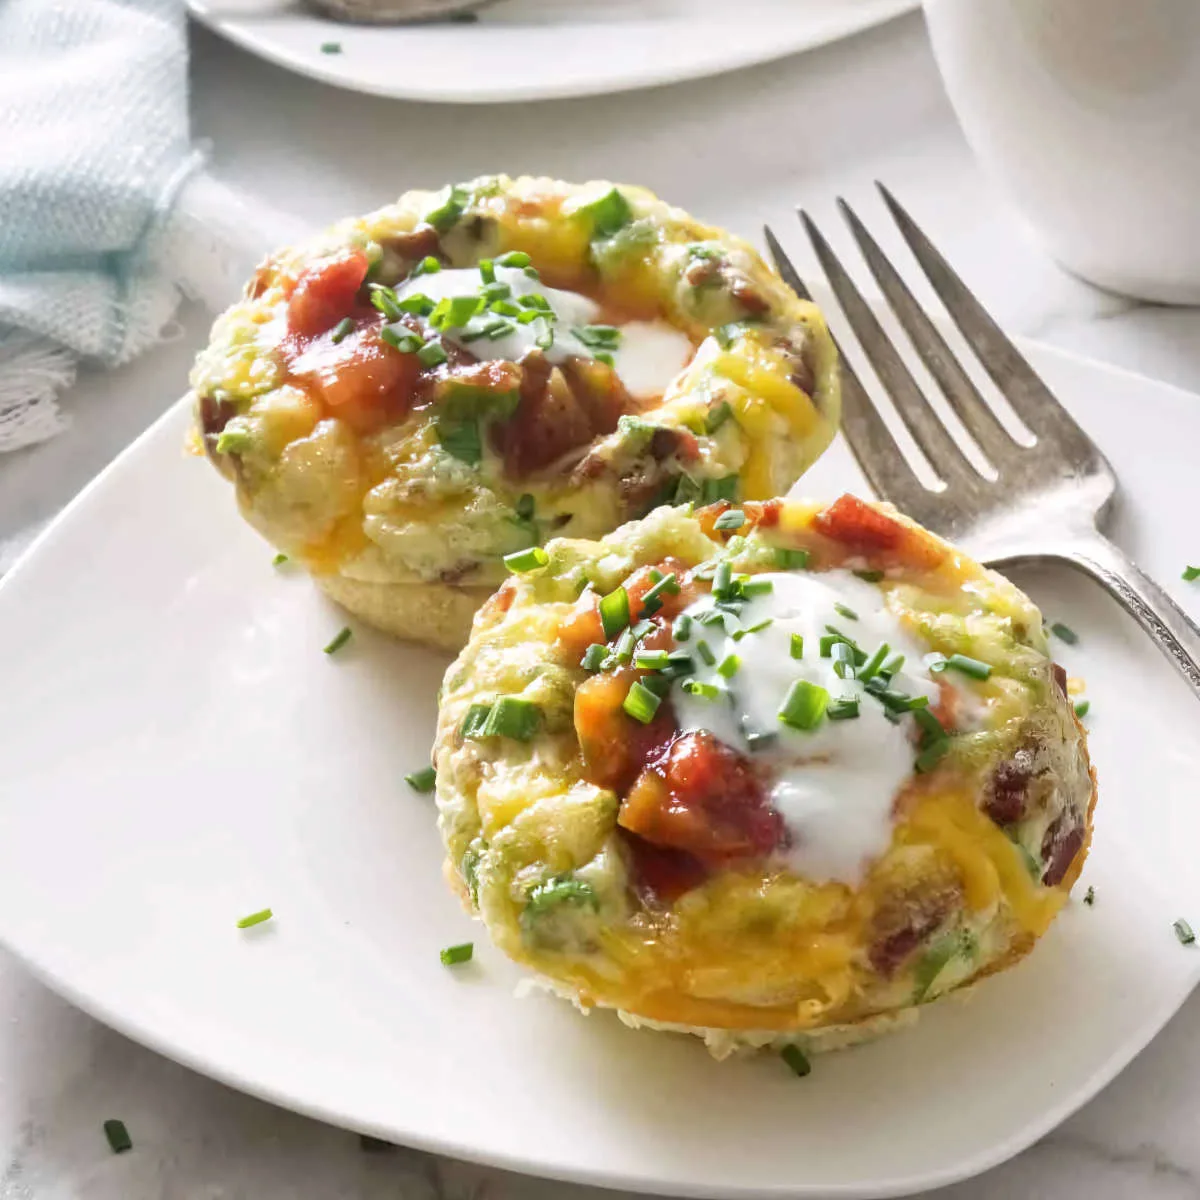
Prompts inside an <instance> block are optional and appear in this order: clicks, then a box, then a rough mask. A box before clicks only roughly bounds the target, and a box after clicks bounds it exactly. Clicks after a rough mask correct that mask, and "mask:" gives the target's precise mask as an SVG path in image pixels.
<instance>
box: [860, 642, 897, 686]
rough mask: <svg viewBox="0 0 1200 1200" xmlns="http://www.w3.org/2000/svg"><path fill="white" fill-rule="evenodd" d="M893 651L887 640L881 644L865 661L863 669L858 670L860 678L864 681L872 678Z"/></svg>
mask: <svg viewBox="0 0 1200 1200" xmlns="http://www.w3.org/2000/svg"><path fill="white" fill-rule="evenodd" d="M891 652H892V648H891V646H889V645H888V644H887V642H884V643H883V645H882V646H880V647H879V649H878V650H876V651H875V653H874V654H872V655H871V657H870V658H868V659H867V661H866V662H865V663H863V665H862V669H861V670H860V671H859V672H858V677H859V679H861V680H862V681H863V683H866V681H867V680H868V679H870V678H871V676H872V675H875V674H877V673H878V671H879V669H880V668H881V667H882V666H883V660H884V659H885V658H887V656H888V655H889V654H890V653H891Z"/></svg>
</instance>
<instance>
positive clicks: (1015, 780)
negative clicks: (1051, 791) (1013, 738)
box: [983, 746, 1033, 826]
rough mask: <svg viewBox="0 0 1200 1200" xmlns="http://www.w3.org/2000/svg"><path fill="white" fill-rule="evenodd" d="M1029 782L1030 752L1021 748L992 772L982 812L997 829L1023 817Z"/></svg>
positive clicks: (1031, 752) (1030, 774)
mask: <svg viewBox="0 0 1200 1200" xmlns="http://www.w3.org/2000/svg"><path fill="white" fill-rule="evenodd" d="M1032 778H1033V751H1032V750H1031V749H1030V748H1029V747H1028V746H1022V747H1021V748H1020V749H1019V750H1017V751H1016V753H1015V754H1013V756H1012V758H1010V759H1006V760H1005V761H1004V762H1002V763H1001V764H1000V765H999V766H998V767H997V768H996V769H995V770H994V771H993V772H992V777H991V779H990V780H989V781H988V787H987V791H986V793H985V796H984V801H983V811H984V812H985V813H987V815H988V816H989V817H991V819H992V820H993V821H995V822H996V824H997V825H1001V826H1003V825H1013V824H1015V823H1016V822H1017V821H1019V820H1020V819H1021V818H1022V817H1023V816H1024V815H1025V803H1026V799H1027V796H1028V792H1029V781H1030V780H1031V779H1032Z"/></svg>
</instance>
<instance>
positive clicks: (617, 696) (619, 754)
mask: <svg viewBox="0 0 1200 1200" xmlns="http://www.w3.org/2000/svg"><path fill="white" fill-rule="evenodd" d="M643 673H644V672H639V671H634V670H632V669H630V668H628V667H621V668H618V669H617V670H616V671H613V672H612V673H611V674H608V675H593V676H592V677H591V678H590V679H586V680H584V682H583V683H581V684H580V685H579V690H578V691H577V692H576V693H575V732H576V733H577V734H578V736H579V748H580V751H581V753H582V754H583V766H584V773H585V775H586V776H587V778H588V779H589V780H590V781H591V782H592V783H595V784H598V785H599V786H600V787H607V788H613V789H615V790H616V791H618V792H624V791H625V790H626V789H627V788H628V787H629V786H630V785H631V784H632V783H633V782H634V780H635V779H636V778H637V776H638V772H639V771H640V770H641V768H642V765H643V764H644V763H645V762H646V761H647V760H648V759H650V758H652V757H654V756H655V755H656V754H659V753H661V752H662V751H663V750H664V749H665V748H666V747H667V746H668V745H669V744H670V742H671V739H672V738H674V736H675V734H676V732H677V728H676V725H675V714H674V713H673V712H672V711H671V706H670V704H669V703H667V702H665V701H664V702H663V703H662V704H661V705H659V709H658V712H657V713H656V714H655V717H654V719H653V720H652V721H651V722H650V723H649V724H648V725H643V724H642V723H641V722H640V721H635V720H634V719H633V718H632V717H631V716H629V715H628V714H627V713H626V712H625V711H624V709H623V708H622V707H621V706H622V704H624V702H625V696H626V694H627V693H628V691H629V687H630V684H632V683H633V681H634V680H635V679H637V678H639V676H640V675H641V674H643Z"/></svg>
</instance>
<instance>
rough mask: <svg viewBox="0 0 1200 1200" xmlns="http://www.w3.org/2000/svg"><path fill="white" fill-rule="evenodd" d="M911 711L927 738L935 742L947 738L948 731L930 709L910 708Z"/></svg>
mask: <svg viewBox="0 0 1200 1200" xmlns="http://www.w3.org/2000/svg"><path fill="white" fill-rule="evenodd" d="M922 698H923V697H922ZM909 711H910V712H911V713H912V715H913V720H914V721H916V723H917V724H918V725H919V726H920V728H921V732H922V734H923V735H924V736H925V737H927V738H930V739H932V740H933V741H940V740H941V739H942V738H944V737H945V736H946V730H945V729H944V728H943V726H942V723H941V721H939V720H938V719H937V717H935V716H934V715H933V713H931V712H930V711H929V709H928V708H925V707H923V706H918V707H915V708H910V709H909Z"/></svg>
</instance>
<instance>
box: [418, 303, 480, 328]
mask: <svg viewBox="0 0 1200 1200" xmlns="http://www.w3.org/2000/svg"><path fill="white" fill-rule="evenodd" d="M482 307H483V297H482V296H444V297H443V298H442V299H441V300H439V301H438V302H437V305H436V307H435V308H434V310H433V312H432V313H431V314H430V317H429V323H430V325H432V326H433V327H434V329H461V328H462V327H463V326H464V325H465V324H466V323H467V322H468V321H469V320H470V319H471V318H472V317H473V316H474V315H475V314H476V313H477V312H478V311H479V310H480V309H481V308H482Z"/></svg>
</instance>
